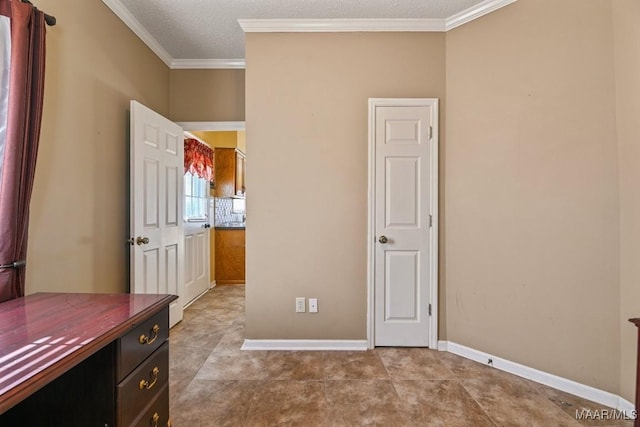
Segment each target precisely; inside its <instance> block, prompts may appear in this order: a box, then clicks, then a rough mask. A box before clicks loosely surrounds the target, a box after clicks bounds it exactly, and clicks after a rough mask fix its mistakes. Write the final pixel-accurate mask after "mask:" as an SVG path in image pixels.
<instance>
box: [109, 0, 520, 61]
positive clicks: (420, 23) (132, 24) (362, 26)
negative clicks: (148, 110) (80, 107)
mask: <svg viewBox="0 0 640 427" xmlns="http://www.w3.org/2000/svg"><path fill="white" fill-rule="evenodd" d="M516 1H517V0H485V1H483V2H482V3H479V4H477V5H475V6H471V7H470V8H468V9H466V10H463V11H462V12H459V13H456V14H455V15H452V16H450V17H448V18H446V19H238V23H239V24H240V26H241V27H242V29H243V31H244V32H246V33H253V32H259V33H269V32H277V33H284V32H296V33H305V32H314V33H318V32H332V33H333V32H380V31H383V32H384V31H395V32H444V31H449V30H452V29H454V28H457V27H459V26H461V25H463V24H466V23H467V22H471V21H473V20H474V19H478V18H480V17H481V16H484V15H486V14H488V13H491V12H493V11H495V10H498V9H500V8H502V7H504V6H507V5H509V4H511V3H513V2H516ZM102 2H103V3H104V4H105V5H107V7H109V9H111V10H112V11H113V13H115V14H116V16H118V18H120V19H121V20H122V22H124V23H125V25H126V26H127V27H129V29H130V30H131V31H133V32H134V33H135V34H136V35H137V36H138V37H139V38H140V40H142V41H143V42H144V43H145V44H146V45H147V46H148V47H149V49H151V50H152V51H153V52H154V53H155V54H156V55H157V56H158V58H160V59H161V60H162V62H164V63H165V64H166V65H167V66H168V67H169V68H170V69H172V70H179V69H227V68H229V69H242V68H246V62H245V60H244V59H242V58H238V59H175V58H173V57H172V56H171V55H170V54H169V52H167V51H166V50H165V49H164V48H163V47H162V45H161V44H160V43H159V42H158V41H157V40H156V39H155V38H154V37H153V36H152V35H151V34H150V33H149V32H148V31H147V30H146V29H145V28H144V27H143V26H142V24H140V21H138V20H137V19H136V18H135V17H134V16H133V15H132V14H131V12H129V10H128V9H127V8H126V7H124V6H123V5H122V3H121V2H120V0H102Z"/></svg>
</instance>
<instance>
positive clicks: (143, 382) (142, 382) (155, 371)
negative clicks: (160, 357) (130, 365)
mask: <svg viewBox="0 0 640 427" xmlns="http://www.w3.org/2000/svg"><path fill="white" fill-rule="evenodd" d="M159 373H160V369H158V367H157V366H156V367H155V368H153V371H151V375H149V376H150V377H152V378H153V380H152V381H151V382H149V381H147V380H140V384H138V387H140V390H144V389H147V390H150V389H151V387H153V386H154V385H156V383H157V382H158V374H159Z"/></svg>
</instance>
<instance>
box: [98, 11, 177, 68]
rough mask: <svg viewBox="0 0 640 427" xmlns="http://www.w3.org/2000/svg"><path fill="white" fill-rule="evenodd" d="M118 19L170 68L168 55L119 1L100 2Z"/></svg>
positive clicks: (170, 58) (170, 59) (171, 59)
mask: <svg viewBox="0 0 640 427" xmlns="http://www.w3.org/2000/svg"><path fill="white" fill-rule="evenodd" d="M102 2H103V3H104V4H106V5H107V7H108V8H109V9H111V11H112V12H113V13H115V14H116V16H117V17H118V18H120V19H121V20H122V22H124V23H125V25H126V26H127V27H129V29H130V30H131V31H133V32H134V33H135V35H136V36H138V37H139V38H140V40H142V41H143V42H144V44H146V45H147V46H148V47H149V49H151V50H152V51H153V53H155V54H156V55H157V56H158V58H160V59H161V60H162V62H164V63H165V64H166V65H167V66H168V67H171V62H172V61H173V58H172V57H171V55H169V53H168V52H167V51H166V50H165V49H164V48H163V47H162V46H161V45H160V43H158V41H157V40H156V39H155V38H154V37H153V36H152V35H151V34H150V33H149V32H148V31H147V30H146V29H145V28H144V27H143V26H142V24H140V21H138V20H137V19H136V18H135V17H134V16H133V15H132V14H131V13H130V12H129V11H128V10H127V8H125V7H124V6H123V5H122V3H120V1H119V0H102Z"/></svg>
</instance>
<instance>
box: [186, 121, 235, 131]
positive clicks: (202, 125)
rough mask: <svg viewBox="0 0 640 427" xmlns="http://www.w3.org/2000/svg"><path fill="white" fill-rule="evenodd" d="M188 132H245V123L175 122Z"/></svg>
mask: <svg viewBox="0 0 640 427" xmlns="http://www.w3.org/2000/svg"><path fill="white" fill-rule="evenodd" d="M176 123H177V124H178V125H180V126H181V127H182V129H185V130H188V131H194V130H195V131H214V132H217V131H234V130H236V131H237V130H245V128H246V125H245V122H176Z"/></svg>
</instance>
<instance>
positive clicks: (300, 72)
mask: <svg viewBox="0 0 640 427" xmlns="http://www.w3.org/2000/svg"><path fill="white" fill-rule="evenodd" d="M246 41H247V43H246V51H247V63H248V64H250V65H249V67H248V68H247V74H246V85H247V159H248V161H247V165H248V166H247V178H246V179H247V187H248V188H250V190H251V191H250V194H249V195H248V197H247V217H248V221H247V290H246V292H247V330H246V331H247V337H248V338H270V339H275V338H282V339H285V338H286V339H295V338H311V339H366V290H367V276H366V272H367V259H366V258H367V251H366V249H367V244H366V240H367V239H366V233H367V99H368V98H369V97H437V98H440V99H444V95H445V92H444V89H445V74H444V71H445V70H444V60H445V58H444V54H445V52H444V48H445V44H444V35H443V34H433V33H432V34H426V33H421V34H419V33H376V34H348V33H341V34H256V33H252V34H247V38H246ZM299 296H304V297H316V298H318V305H319V313H318V314H309V313H306V314H296V313H294V299H295V297H299Z"/></svg>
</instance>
